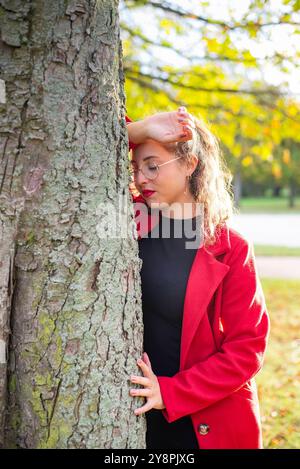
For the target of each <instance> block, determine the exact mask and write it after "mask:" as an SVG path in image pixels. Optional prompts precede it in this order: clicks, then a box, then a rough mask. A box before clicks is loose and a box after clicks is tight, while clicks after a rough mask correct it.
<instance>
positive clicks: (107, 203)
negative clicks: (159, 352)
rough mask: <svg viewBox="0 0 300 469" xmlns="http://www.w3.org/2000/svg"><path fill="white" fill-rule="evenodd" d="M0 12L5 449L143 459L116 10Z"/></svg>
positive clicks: (55, 5) (107, 3)
mask: <svg viewBox="0 0 300 469" xmlns="http://www.w3.org/2000/svg"><path fill="white" fill-rule="evenodd" d="M1 5H2V6H1V7H0V9H1V15H0V22H1V38H2V42H1V46H0V48H1V51H0V61H1V63H0V66H1V71H2V79H3V80H4V82H5V88H6V99H5V100H2V101H3V102H2V104H0V119H1V122H0V123H1V129H0V131H1V148H2V151H1V155H2V156H1V158H2V159H1V172H0V190H1V192H0V197H1V211H0V215H1V219H0V222H1V225H0V241H1V248H0V255H1V263H0V327H1V332H0V333H1V336H0V367H1V368H0V372H1V378H0V399H1V407H0V411H1V415H2V416H3V415H5V421H4V418H3V419H2V422H1V423H2V440H3V439H4V443H2V445H4V446H5V447H22V448H48V447H50V448H143V447H144V434H145V432H144V430H145V420H144V418H136V417H135V415H134V413H133V410H134V408H136V407H137V406H140V405H141V401H140V402H139V401H138V400H136V399H135V401H134V402H133V399H132V398H131V397H129V394H128V392H129V386H130V384H129V376H130V374H132V373H136V372H137V366H136V359H137V358H138V357H139V356H140V354H141V351H142V313H141V302H140V277H139V268H140V261H139V259H138V251H137V243H136V241H135V240H134V238H133V237H132V236H127V235H124V234H123V235H122V236H119V235H118V234H117V235H116V236H115V237H112V235H111V233H112V232H111V231H110V230H111V228H112V226H113V225H117V226H121V227H122V228H123V227H125V228H126V227H127V223H128V224H129V227H131V226H133V223H134V222H133V210H132V205H131V202H130V200H129V192H128V173H127V165H128V160H127V140H126V129H125V122H124V93H123V72H122V67H121V46H120V39H119V19H118V2H117V1H116V0H103V1H101V2H100V1H97V0H77V1H76V0H75V1H71V0H57V1H55V2H49V1H47V0H33V1H29V0H13V1H10V0H2V1H1ZM2 94H3V93H2ZM120 201H122V210H120V209H119V205H120ZM124 207H125V209H124ZM126 207H128V210H127V211H126ZM105 209H106V218H105V217H104V216H103V213H104V211H105ZM124 210H125V212H124ZM119 212H121V216H122V218H120V213H119ZM116 217H119V218H116ZM104 221H105V223H106V225H107V226H105V227H104V230H103V224H104ZM105 230H108V231H105ZM133 231H134V228H133ZM103 233H106V237H105V236H104V235H103ZM9 335H10V340H9V351H8V352H9V353H8V361H7V360H6V349H7V343H8V336H9ZM6 368H7V369H8V378H7V390H8V392H6ZM4 407H5V408H6V412H5V414H4V412H3V409H4ZM4 427H5V429H4ZM3 430H4V431H3ZM3 435H4V436H3Z"/></svg>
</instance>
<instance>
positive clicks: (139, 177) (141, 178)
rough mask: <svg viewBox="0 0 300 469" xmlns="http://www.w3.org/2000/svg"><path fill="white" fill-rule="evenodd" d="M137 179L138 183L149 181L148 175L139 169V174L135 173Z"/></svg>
mask: <svg viewBox="0 0 300 469" xmlns="http://www.w3.org/2000/svg"><path fill="white" fill-rule="evenodd" d="M135 180H136V183H137V184H138V185H142V184H143V182H148V179H147V178H146V176H145V175H144V174H143V173H142V171H141V170H140V169H139V170H138V172H137V174H136V175H135Z"/></svg>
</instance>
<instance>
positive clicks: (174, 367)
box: [127, 108, 269, 449]
mask: <svg viewBox="0 0 300 469" xmlns="http://www.w3.org/2000/svg"><path fill="white" fill-rule="evenodd" d="M127 128H128V134H129V141H130V144H131V146H133V147H134V149H133V154H132V159H131V165H132V171H133V178H134V186H135V190H136V191H138V195H137V193H135V195H133V200H134V202H135V205H137V204H138V205H140V206H141V205H142V206H144V207H146V208H147V217H149V220H150V223H149V224H146V225H145V224H144V225H143V227H142V226H141V223H138V224H137V228H138V235H139V240H138V243H139V253H140V257H141V259H142V260H143V265H142V270H141V281H142V307H143V317H144V350H145V352H144V353H143V357H142V358H141V359H139V360H138V366H139V367H140V369H141V371H142V374H143V376H138V375H135V376H131V382H132V383H133V384H134V385H139V387H133V388H132V389H131V390H130V394H131V396H133V397H136V396H143V397H145V399H146V403H145V404H144V405H143V406H142V407H140V408H138V409H136V411H135V414H136V415H141V414H143V413H146V419H147V434H146V444H147V448H149V449H153V448H160V449H193V448H194V449H196V448H200V449H227V448H232V449H242V448H262V437H261V426H260V417H259V403H258V397H257V390H256V386H255V381H254V376H255V375H256V373H257V372H258V371H259V370H260V368H261V366H262V362H263V355H264V352H265V348H266V343H267V337H268V332H269V318H268V313H267V310H266V306H265V301H264V296H263V292H262V289H261V285H260V282H259V279H258V276H257V271H256V266H255V260H254V255H253V250H252V247H251V246H250V245H249V243H248V242H247V241H246V240H245V239H244V238H243V237H242V236H241V235H240V234H239V233H237V232H236V231H234V230H232V229H230V228H229V227H228V225H227V220H228V219H229V217H230V215H231V211H232V201H231V196H230V192H229V184H230V180H229V177H228V173H227V172H226V170H225V167H224V165H223V163H222V160H221V156H220V151H219V147H218V144H217V140H216V138H215V137H214V136H213V135H212V133H211V132H210V131H209V130H208V128H207V126H206V125H205V124H204V123H203V122H202V121H200V120H198V119H195V118H193V117H192V116H191V115H190V114H189V113H188V112H187V111H186V109H185V108H179V110H178V112H166V113H159V114H155V115H153V116H149V117H147V118H146V119H144V120H142V121H139V122H136V123H134V122H129V123H128V125H127ZM199 206H200V207H201V209H202V210H200V212H199V210H197V208H199ZM185 207H188V208H189V211H186V210H183V209H184V208H185ZM152 209H154V210H152ZM139 211H140V210H139ZM136 214H137V211H136ZM139 221H140V220H139ZM165 222H169V231H167V233H168V236H164V235H163V229H162V228H163V226H166V223H165ZM199 222H200V223H199ZM187 224H188V225H189V227H192V231H190V233H189V234H191V233H192V234H193V233H194V235H195V233H196V235H197V234H199V233H198V231H199V229H200V228H199V227H201V237H200V238H199V237H198V242H196V243H194V245H193V246H192V247H191V246H189V248H188V247H187V241H190V240H191V236H188V235H186V230H185V228H186V225H187ZM194 228H196V231H195V229H194ZM197 230H198V231H197ZM178 233H181V236H179V237H178ZM196 237H197V236H196ZM199 240H200V241H199Z"/></svg>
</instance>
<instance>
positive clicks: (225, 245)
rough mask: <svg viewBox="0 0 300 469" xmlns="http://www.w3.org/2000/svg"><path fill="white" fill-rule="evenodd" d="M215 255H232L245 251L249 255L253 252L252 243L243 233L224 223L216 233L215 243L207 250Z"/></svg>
mask: <svg viewBox="0 0 300 469" xmlns="http://www.w3.org/2000/svg"><path fill="white" fill-rule="evenodd" d="M208 249H209V250H210V251H211V252H213V253H214V254H215V255H219V254H227V253H228V254H230V255H232V254H234V253H239V252H241V251H244V252H245V251H246V252H248V253H249V254H250V253H252V251H253V243H252V241H251V240H250V239H249V238H247V237H246V236H245V235H244V234H243V233H240V232H239V231H237V230H236V229H234V228H232V227H231V226H230V223H228V222H227V223H224V224H223V225H222V226H221V227H219V229H218V230H217V232H216V240H215V243H214V244H213V245H212V246H210V247H209V248H208Z"/></svg>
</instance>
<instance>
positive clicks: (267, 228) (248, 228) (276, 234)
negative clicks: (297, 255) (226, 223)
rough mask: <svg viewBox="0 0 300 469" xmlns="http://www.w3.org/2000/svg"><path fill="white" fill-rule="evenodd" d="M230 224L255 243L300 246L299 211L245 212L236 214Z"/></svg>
mask: <svg viewBox="0 0 300 469" xmlns="http://www.w3.org/2000/svg"><path fill="white" fill-rule="evenodd" d="M230 224H231V226H232V227H233V228H235V229H236V230H237V231H239V232H240V233H241V234H243V235H244V236H246V237H247V238H248V239H249V240H252V241H253V243H254V244H265V245H268V246H269V245H272V246H290V247H298V246H299V247H300V214H298V213H276V214H272V213H249V214H246V213H245V214H244V213H243V214H239V215H234V216H233V218H232V220H231V222H230Z"/></svg>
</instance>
